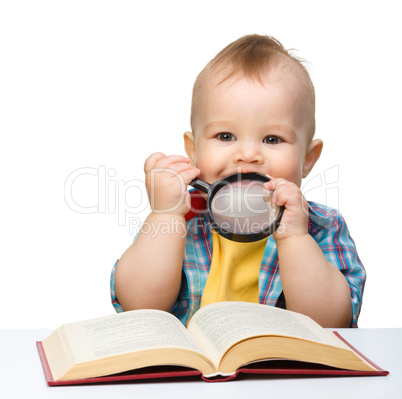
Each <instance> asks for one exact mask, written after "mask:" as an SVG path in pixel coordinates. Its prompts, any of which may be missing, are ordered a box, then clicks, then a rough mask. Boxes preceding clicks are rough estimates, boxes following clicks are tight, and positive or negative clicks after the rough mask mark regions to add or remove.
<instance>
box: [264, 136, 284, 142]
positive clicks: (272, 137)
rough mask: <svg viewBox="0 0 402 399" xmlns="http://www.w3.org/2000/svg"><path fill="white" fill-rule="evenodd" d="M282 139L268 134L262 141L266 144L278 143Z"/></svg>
mask: <svg viewBox="0 0 402 399" xmlns="http://www.w3.org/2000/svg"><path fill="white" fill-rule="evenodd" d="M281 141H283V140H282V139H280V138H279V137H278V136H267V137H264V139H263V140H262V142H263V143H265V144H278V143H280V142H281Z"/></svg>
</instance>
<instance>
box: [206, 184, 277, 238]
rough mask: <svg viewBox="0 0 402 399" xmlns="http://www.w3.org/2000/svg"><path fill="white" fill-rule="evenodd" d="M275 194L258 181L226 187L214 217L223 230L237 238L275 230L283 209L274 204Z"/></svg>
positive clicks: (219, 195) (214, 205) (216, 201)
mask: <svg viewBox="0 0 402 399" xmlns="http://www.w3.org/2000/svg"><path fill="white" fill-rule="evenodd" d="M272 194H273V193H272V192H271V191H267V190H266V189H265V188H264V182H262V181H258V180H248V179H244V180H240V181H234V182H232V183H228V184H226V185H224V186H223V187H222V188H221V189H220V190H219V191H217V192H216V194H215V196H214V197H213V198H212V201H211V213H212V216H213V218H214V220H215V222H216V223H218V224H219V225H220V227H222V228H224V229H226V230H228V231H230V232H232V233H236V234H253V233H258V232H260V231H262V230H264V229H266V228H268V227H269V226H271V225H272V224H273V223H274V222H275V220H276V218H277V217H278V215H279V212H280V207H278V206H276V205H274V204H272V202H271V198H272Z"/></svg>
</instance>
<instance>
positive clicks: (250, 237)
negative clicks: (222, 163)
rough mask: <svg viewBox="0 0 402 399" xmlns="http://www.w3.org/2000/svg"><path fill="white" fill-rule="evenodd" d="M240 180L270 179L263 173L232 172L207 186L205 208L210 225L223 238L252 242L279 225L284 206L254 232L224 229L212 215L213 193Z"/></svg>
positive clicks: (268, 233)
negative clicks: (273, 217) (264, 226)
mask: <svg viewBox="0 0 402 399" xmlns="http://www.w3.org/2000/svg"><path fill="white" fill-rule="evenodd" d="M242 180H257V181H261V182H264V183H265V182H268V181H270V180H271V179H270V178H269V177H267V176H265V175H262V174H261V173H255V172H251V173H234V174H232V175H229V176H226V177H225V178H223V179H222V180H219V181H217V182H215V183H213V184H212V185H211V187H210V188H209V193H208V199H207V209H208V217H209V219H210V223H211V225H212V228H213V229H214V230H216V232H217V233H218V234H220V235H221V236H223V237H224V238H227V239H229V240H232V241H237V242H254V241H259V240H262V239H263V238H265V237H268V236H270V235H271V234H272V233H273V232H274V231H275V230H276V229H277V228H278V226H279V223H280V220H281V218H282V214H283V211H284V206H281V207H280V208H279V212H278V215H277V217H276V218H275V220H274V221H273V222H272V223H271V224H270V225H269V226H268V227H266V228H265V229H263V230H260V231H258V232H256V233H249V234H244V233H234V232H232V231H229V230H226V229H225V228H223V227H221V226H220V225H219V223H217V222H216V221H215V219H214V217H213V215H212V209H211V205H212V200H213V198H214V197H215V194H217V192H218V191H220V190H221V189H222V188H223V187H224V186H226V185H228V184H230V183H233V182H235V181H242Z"/></svg>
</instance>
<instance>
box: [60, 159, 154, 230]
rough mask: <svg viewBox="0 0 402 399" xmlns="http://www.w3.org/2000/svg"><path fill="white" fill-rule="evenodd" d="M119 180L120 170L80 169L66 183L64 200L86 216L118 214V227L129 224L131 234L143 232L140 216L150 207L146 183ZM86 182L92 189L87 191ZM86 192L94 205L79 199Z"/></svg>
mask: <svg viewBox="0 0 402 399" xmlns="http://www.w3.org/2000/svg"><path fill="white" fill-rule="evenodd" d="M116 176H117V171H116V169H114V168H109V169H108V168H106V166H104V165H101V166H98V167H97V168H94V167H82V168H78V169H76V170H74V171H73V172H71V173H70V174H69V175H68V177H67V178H66V180H65V182H64V200H65V202H66V204H67V205H68V207H69V208H70V209H71V210H73V211H74V212H76V213H80V214H83V215H87V214H94V213H99V214H106V213H108V214H116V215H117V223H118V225H119V226H126V225H127V224H129V226H130V232H133V230H134V229H137V228H139V224H140V217H139V215H140V214H141V213H143V212H145V211H146V210H147V208H148V206H149V205H148V198H147V192H146V187H145V183H144V182H143V181H141V180H138V179H132V180H129V181H125V180H120V179H117V178H116ZM84 182H90V183H91V184H90V188H89V189H88V188H87V189H85V188H84V189H83V187H82V186H83V183H84ZM94 187H95V189H94ZM77 191H81V193H79V192H78V193H77ZM82 191H85V192H86V194H87V195H86V196H87V197H89V202H90V203H88V200H85V201H83V199H82V195H79V194H82ZM130 215H137V217H133V216H130Z"/></svg>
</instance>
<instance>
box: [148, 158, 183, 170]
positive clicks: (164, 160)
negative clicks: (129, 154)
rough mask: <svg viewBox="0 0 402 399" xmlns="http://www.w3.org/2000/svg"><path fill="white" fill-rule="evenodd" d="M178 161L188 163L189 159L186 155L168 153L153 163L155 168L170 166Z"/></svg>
mask: <svg viewBox="0 0 402 399" xmlns="http://www.w3.org/2000/svg"><path fill="white" fill-rule="evenodd" d="M178 163H185V164H189V163H190V160H189V159H188V158H186V157H183V156H182V155H168V156H165V157H163V158H161V159H159V160H158V162H157V163H156V165H155V168H161V169H165V168H169V167H172V166H173V165H174V164H178Z"/></svg>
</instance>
